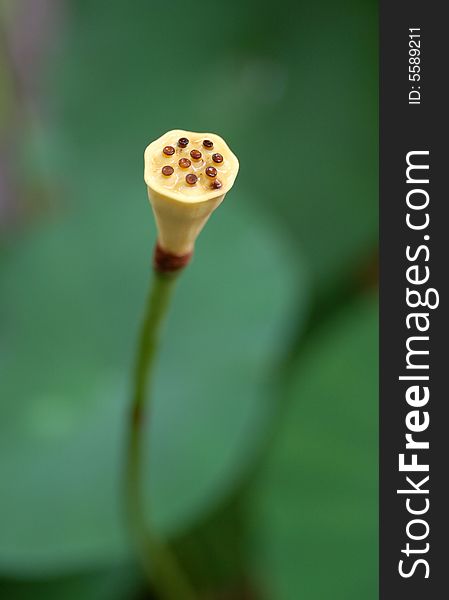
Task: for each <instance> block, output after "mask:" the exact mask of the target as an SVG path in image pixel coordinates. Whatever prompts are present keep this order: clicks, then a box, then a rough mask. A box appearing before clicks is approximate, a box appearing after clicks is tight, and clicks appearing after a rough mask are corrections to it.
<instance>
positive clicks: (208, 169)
mask: <svg viewBox="0 0 449 600" xmlns="http://www.w3.org/2000/svg"><path fill="white" fill-rule="evenodd" d="M206 175H207V176H208V177H216V176H217V169H216V168H215V167H206Z"/></svg>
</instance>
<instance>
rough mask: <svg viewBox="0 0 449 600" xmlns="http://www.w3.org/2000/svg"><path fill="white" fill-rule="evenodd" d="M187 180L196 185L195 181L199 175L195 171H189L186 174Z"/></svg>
mask: <svg viewBox="0 0 449 600" xmlns="http://www.w3.org/2000/svg"><path fill="white" fill-rule="evenodd" d="M186 181H187V183H188V184H189V185H195V183H196V182H197V181H198V177H197V176H196V175H195V173H189V174H188V175H186Z"/></svg>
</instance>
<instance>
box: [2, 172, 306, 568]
mask: <svg viewBox="0 0 449 600" xmlns="http://www.w3.org/2000/svg"><path fill="white" fill-rule="evenodd" d="M99 169H100V173H101V169H105V165H104V163H103V164H99ZM98 181H99V182H100V183H101V181H102V178H101V176H99V180H98ZM96 184H97V182H96V181H95V180H92V179H91V180H89V186H90V188H89V193H90V194H91V197H92V203H91V204H90V205H89V204H84V205H83V207H82V208H79V209H78V211H77V214H76V215H74V214H71V215H67V216H65V218H61V219H60V220H59V221H57V222H56V223H54V224H53V225H47V226H42V227H40V228H38V229H36V230H35V231H34V232H33V233H32V234H31V233H30V235H29V236H28V237H27V239H23V240H22V242H21V244H20V246H17V247H16V248H14V250H13V251H12V250H11V253H10V256H9V260H8V261H7V264H6V265H5V267H6V269H5V272H4V274H3V290H2V294H1V301H0V303H1V314H2V315H4V316H5V317H6V322H5V323H4V336H3V339H2V353H3V354H4V357H3V361H2V363H3V364H2V373H1V377H0V380H1V385H2V389H1V395H2V397H3V398H6V399H7V400H8V401H7V402H5V403H4V404H3V406H2V409H1V410H2V415H1V434H0V474H1V475H0V477H1V481H2V493H1V501H0V530H1V531H2V535H1V538H0V564H1V565H2V567H3V568H4V569H12V570H15V569H24V570H26V569H38V568H39V569H49V568H52V569H57V568H64V567H69V566H78V565H87V564H89V563H91V562H92V563H94V564H95V563H96V562H98V563H101V562H102V561H106V560H109V559H114V558H118V557H120V556H123V554H124V552H125V547H126V545H125V540H124V535H123V530H122V523H121V520H120V508H121V506H120V502H121V500H120V495H119V486H120V467H121V450H122V438H123V420H124V410H125V405H126V401H127V395H128V390H129V385H128V373H129V371H130V366H131V361H132V357H133V354H134V342H135V339H136V336H137V329H138V323H139V321H140V318H141V313H142V310H143V304H144V301H145V294H146V288H147V285H148V277H149V259H150V248H151V246H152V244H153V243H154V235H150V234H149V233H148V232H145V226H142V225H141V224H140V222H139V218H140V219H141V220H143V221H145V222H146V223H149V222H150V221H151V216H150V209H149V208H148V206H145V205H146V202H147V201H146V199H145V191H144V190H143V189H142V186H141V185H139V183H138V182H135V184H134V185H133V186H132V187H131V191H130V198H132V199H133V200H132V203H128V204H126V205H125V206H124V207H121V208H120V210H117V208H115V209H114V206H113V205H112V206H111V207H109V208H108V200H109V196H106V197H105V196H104V195H102V194H97V193H96V191H95V190H96ZM244 204H245V200H244V198H242V197H241V194H238V192H237V191H236V193H233V194H232V195H230V197H229V200H227V201H226V203H225V204H224V205H223V207H220V211H219V213H217V215H215V216H214V217H213V219H212V221H211V222H210V224H209V225H208V227H207V229H206V231H204V232H203V235H202V238H201V240H200V241H199V244H198V250H197V256H196V258H195V261H194V263H193V265H192V266H191V268H189V271H188V272H186V273H185V275H184V277H183V278H182V280H181V283H180V286H179V289H178V290H177V292H178V293H177V296H176V299H175V304H174V307H173V310H172V313H171V316H170V319H169V324H168V330H167V332H166V342H165V344H164V347H163V351H162V356H161V360H160V365H159V369H158V375H157V378H156V386H155V405H154V413H153V419H152V423H151V424H152V427H151V433H152V447H151V454H152V458H151V465H150V467H149V472H150V473H151V491H152V496H153V498H152V506H153V518H154V519H155V520H156V524H157V526H158V527H159V528H161V529H162V530H163V531H164V532H169V533H172V532H174V531H178V530H179V528H182V527H185V526H186V524H187V523H188V522H190V521H191V520H192V519H194V518H196V517H197V516H198V513H199V512H201V511H202V510H204V508H205V507H206V506H208V505H209V504H210V503H214V502H216V501H217V500H218V498H219V497H220V496H221V494H223V493H225V492H227V491H228V490H229V488H230V486H231V485H232V482H233V481H234V479H235V477H236V476H238V474H239V473H241V471H242V470H243V469H244V468H245V464H246V461H247V460H248V454H249V453H250V452H252V451H253V450H254V445H255V443H256V440H257V436H258V432H259V431H260V430H259V427H260V426H261V425H262V424H263V421H264V417H265V410H266V408H267V401H268V398H267V396H268V394H267V379H268V378H269V376H270V366H271V365H272V364H273V361H274V360H276V359H277V358H278V357H279V354H280V351H281V348H282V340H283V339H284V337H285V334H286V327H287V322H288V319H289V314H291V312H290V309H292V308H293V307H292V303H293V301H296V302H299V304H297V307H299V306H300V305H301V303H300V301H299V300H295V298H296V281H295V280H293V279H292V277H291V275H290V273H291V263H290V259H289V255H288V253H286V252H284V251H283V244H281V243H280V242H279V239H278V238H277V237H276V231H275V229H274V228H273V227H272V226H271V225H270V223H267V222H264V221H263V220H261V219H260V218H259V216H258V215H256V214H254V213H251V212H249V211H248V210H247V208H246V207H245V206H244ZM133 205H135V206H139V207H141V210H137V211H136V209H135V208H131V207H132V206H133ZM136 212H137V213H140V212H141V213H142V215H141V216H140V217H139V216H137V217H136V215H135V213H136ZM100 215H101V216H100ZM101 217H104V220H105V221H106V222H107V225H108V227H106V226H105V223H103V224H101ZM132 218H135V222H133V223H131V222H130V221H131V220H132ZM96 225H99V227H97V226H96ZM101 225H102V226H101ZM284 250H285V248H284ZM303 299H304V296H303Z"/></svg>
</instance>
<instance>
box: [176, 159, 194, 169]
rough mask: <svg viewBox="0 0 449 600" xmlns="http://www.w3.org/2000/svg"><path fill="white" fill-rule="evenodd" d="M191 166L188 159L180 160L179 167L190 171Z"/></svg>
mask: <svg viewBox="0 0 449 600" xmlns="http://www.w3.org/2000/svg"><path fill="white" fill-rule="evenodd" d="M191 164H192V163H191V162H190V160H189V159H188V158H180V159H179V162H178V165H179V166H180V167H181V169H188V168H189V167H190V165H191Z"/></svg>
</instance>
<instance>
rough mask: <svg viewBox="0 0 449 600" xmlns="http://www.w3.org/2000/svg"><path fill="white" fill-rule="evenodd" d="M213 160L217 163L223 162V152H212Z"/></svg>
mask: <svg viewBox="0 0 449 600" xmlns="http://www.w3.org/2000/svg"><path fill="white" fill-rule="evenodd" d="M212 160H213V161H214V162H215V163H222V162H223V157H222V155H221V154H219V153H218V152H216V153H215V154H212Z"/></svg>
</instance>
